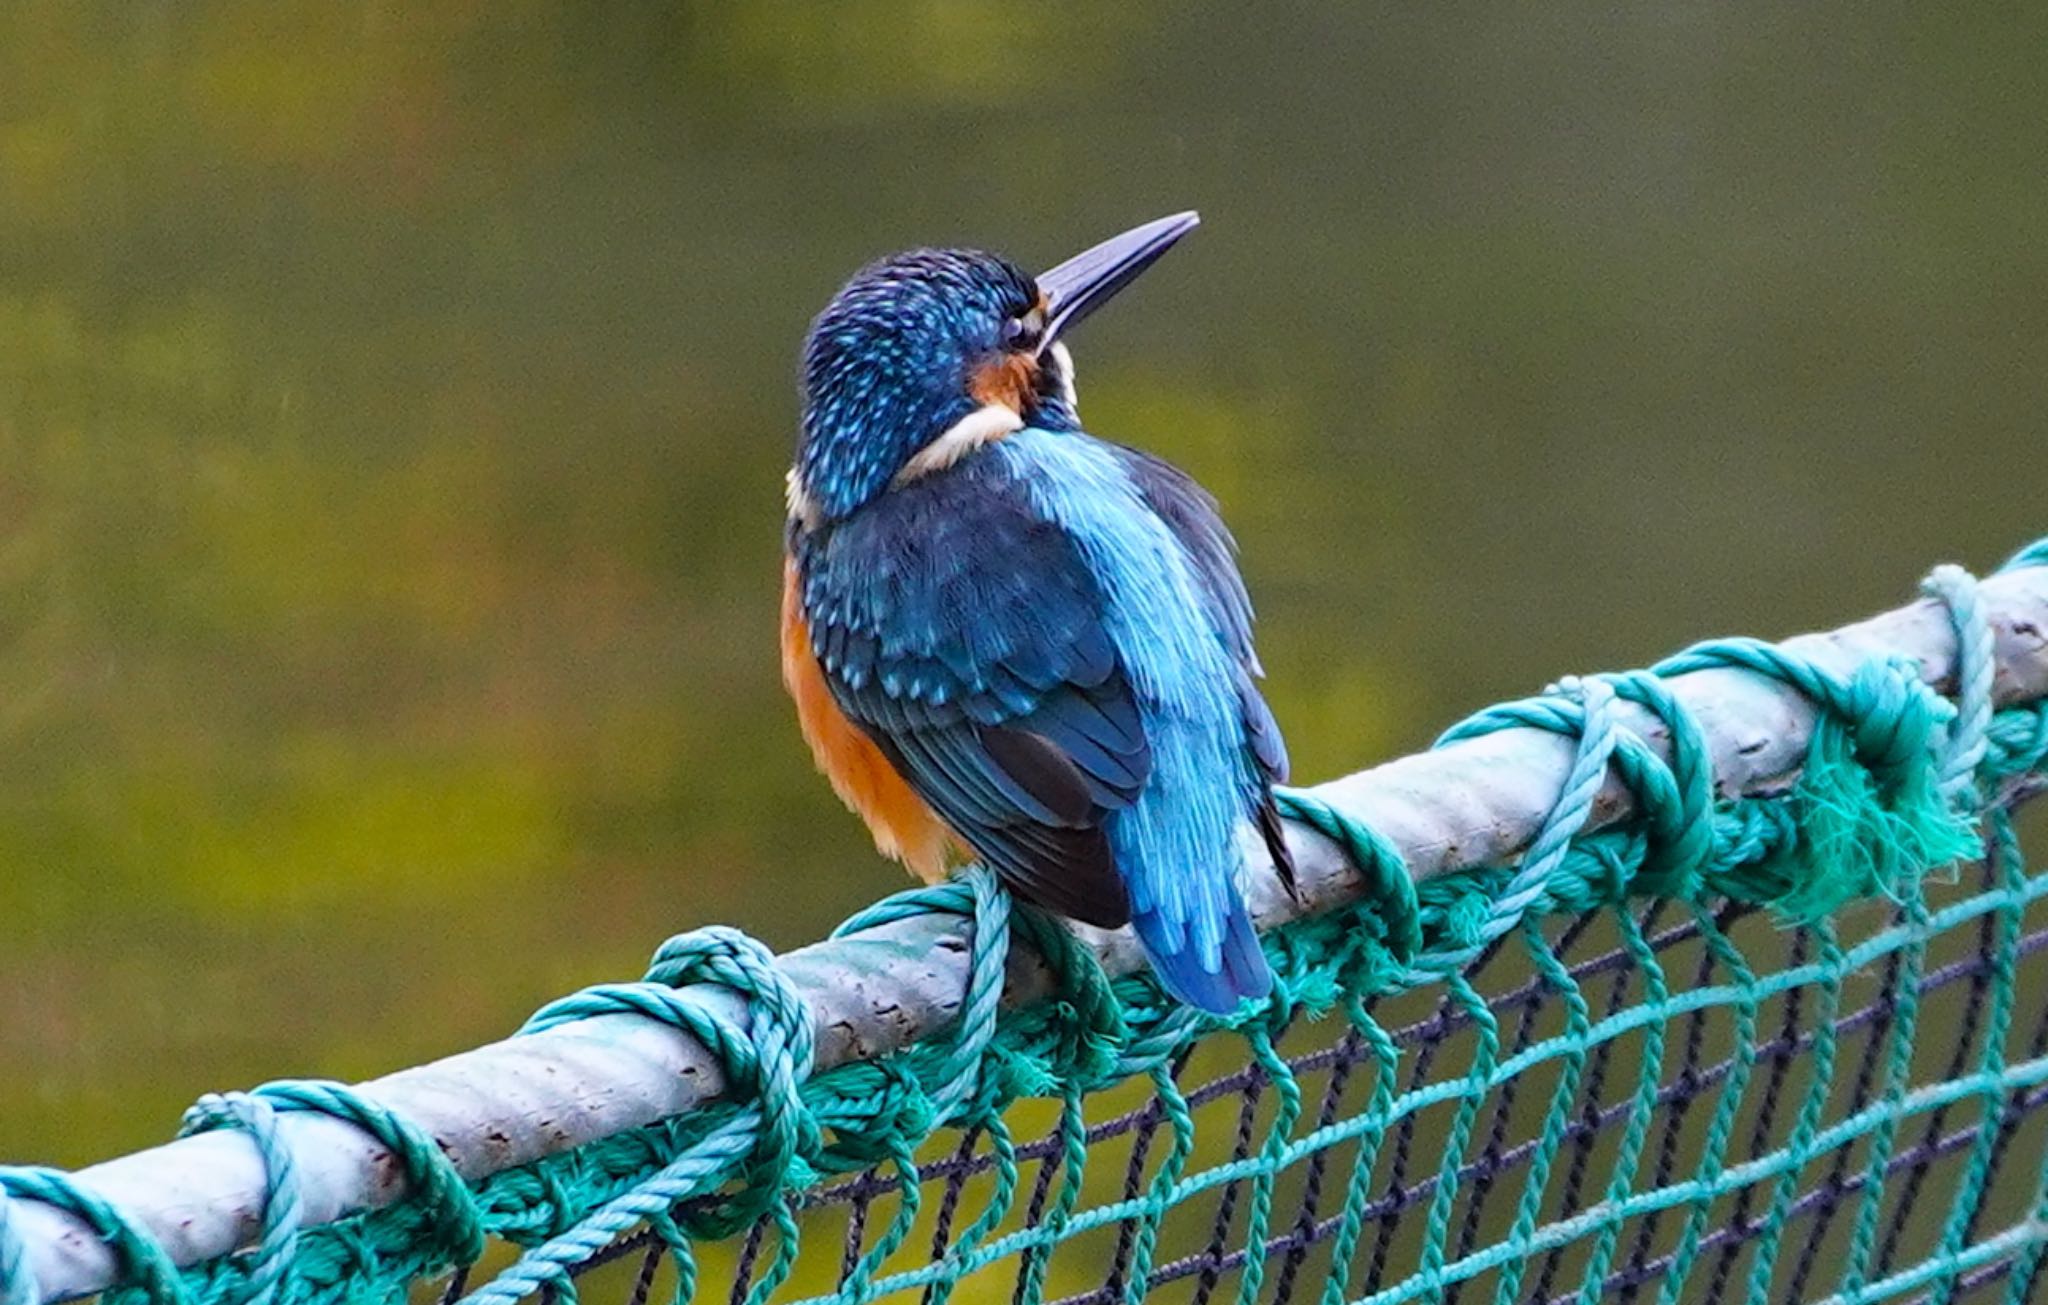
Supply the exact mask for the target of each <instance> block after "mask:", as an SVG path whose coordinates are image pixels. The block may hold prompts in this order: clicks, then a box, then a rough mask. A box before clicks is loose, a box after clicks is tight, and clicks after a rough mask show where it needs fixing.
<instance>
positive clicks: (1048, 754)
mask: <svg viewBox="0 0 2048 1305" xmlns="http://www.w3.org/2000/svg"><path fill="white" fill-rule="evenodd" d="M994 464H995V460H994V459H979V458H977V459H970V460H969V461H968V462H966V463H963V464H961V465H960V466H957V467H955V468H953V469H952V470H950V471H948V472H944V473H940V474H937V475H933V476H928V477H925V478H923V479H921V480H918V481H915V482H912V483H911V484H909V485H906V486H903V487H901V488H898V489H896V490H894V491H892V492H891V493H889V494H888V495H886V496H885V497H883V498H882V499H880V500H878V501H876V502H875V503H873V504H871V505H869V506H868V507H867V508H865V509H863V510H862V511H861V512H859V513H856V514H855V515H854V516H852V517H850V518H848V519H846V520H845V521H842V522H839V523H836V524H833V525H828V526H824V527H821V528H819V529H817V530H814V531H810V532H807V533H804V534H801V535H799V536H797V537H795V538H793V539H792V541H791V543H792V548H793V550H794V552H795V554H796V558H797V563H798V567H799V570H800V573H801V576H802V581H801V588H800V591H799V592H800V597H801V601H802V604H803V608H804V615H805V619H806V620H807V621H808V623H809V626H810V630H811V639H812V644H813V647H814V649H815V650H816V652H817V654H818V659H819V664H820V666H821V668H822V669H823V670H824V672H825V678H826V682H827V684H829V685H830V686H831V689H832V692H833V696H834V698H835V700H836V701H837V702H838V703H839V705H840V708H841V709H842V710H843V711H845V713H846V715H847V717H848V719H850V720H852V721H853V722H854V723H855V724H856V725H858V726H859V727H860V728H861V729H862V730H863V731H865V732H866V733H867V734H868V736H869V737H870V738H872V739H874V741H875V743H876V745H877V746H878V747H880V748H881V750H882V753H883V755H884V756H886V757H887V758H888V759H889V761H890V763H891V764H892V765H894V766H895V767H896V769H897V771H898V772H899V773H900V774H901V775H902V776H903V777H904V779H905V780H906V781H907V782H908V783H909V784H910V786H911V788H912V789H914V790H915V791H916V792H917V794H918V796H919V797H921V798H923V799H924V800H925V801H926V802H927V803H929V804H930V805H931V807H932V809H933V810H934V811H935V812H937V813H938V815H939V816H940V818H942V819H943V820H945V822H946V823H947V824H948V825H949V826H950V827H952V829H953V830H954V831H956V832H957V833H958V834H959V835H960V836H961V837H962V838H964V839H966V840H967V842H968V843H969V844H970V845H971V846H972V847H973V849H974V851H975V853H976V854H977V855H979V856H980V857H981V858H982V859H983V860H984V861H985V862H986V863H987V864H988V865H989V866H991V867H992V868H993V869H994V870H995V871H996V872H997V873H998V874H1000V875H1002V876H1003V878H1004V879H1005V880H1006V881H1008V882H1009V883H1010V885H1011V886H1012V887H1013V888H1014V889H1015V890H1016V891H1018V892H1019V893H1020V894H1021V895H1023V896H1024V897H1026V898H1027V899H1029V900H1031V901H1034V902H1037V903H1039V904H1040V905H1043V906H1045V907H1048V908H1050V909H1052V910H1054V911H1058V912H1059V913H1061V914H1063V915H1067V916H1071V917H1073V918H1075V919H1079V920H1085V921H1087V922H1088V923H1090V924H1097V925H1101V926H1104V927H1107V928H1115V927H1117V926H1120V925H1123V924H1125V923H1127V922H1128V921H1129V919H1130V913H1131V907H1130V898H1129V895H1128V893H1127V892H1126V890H1125V888H1124V883H1123V879H1122V878H1121V877H1120V876H1119V875H1118V874H1117V869H1116V864H1115V861H1114V858H1113V856H1112V854H1111V851H1110V845H1109V839H1108V836H1107V834H1106V832H1105V830H1104V827H1103V825H1104V821H1105V819H1106V818H1107V817H1108V816H1109V814H1110V813H1111V812H1114V811H1117V810H1119V809H1121V808H1123V807H1125V806H1128V805H1129V804H1130V803H1131V802H1132V801H1134V800H1135V799H1136V797H1137V795H1138V793H1139V792H1140V791H1141V790H1142V789H1143V788H1144V786H1145V780H1146V777H1147V776H1148V775H1149V774H1150V772H1151V764H1152V758H1151V752H1150V749H1149V748H1148V746H1147V744H1146V741H1145V734H1144V729H1143V726H1142V724H1141V722H1140V719H1139V715H1138V709H1137V703H1136V701H1135V699H1134V698H1133V696H1132V692H1131V686H1130V684H1129V682H1128V681H1127V680H1126V679H1125V677H1124V674H1123V669H1122V667H1121V666H1120V665H1119V663H1118V661H1117V656H1116V649H1115V645H1114V644H1113V643H1111V641H1110V638H1109V634H1108V632H1107V631H1106V630H1105V629H1104V628H1103V626H1102V622H1101V618H1100V612H1101V595H1100V593H1099V592H1098V590H1097V589H1096V586H1095V582H1094V580H1093V578H1092V576H1091V575H1090V573H1089V571H1088V569H1087V567H1086V565H1085V564H1084V562H1083V560H1082V558H1081V556H1080V555H1079V553H1078V552H1077V551H1076V549H1075V547H1074V545H1073V542H1072V541H1071V540H1070V539H1069V538H1068V537H1067V536H1066V535H1065V534H1064V533H1063V532H1062V531H1061V530H1060V529H1059V528H1058V527H1057V526H1056V525H1054V524H1053V523H1051V522H1049V521H1046V520H1045V519H1044V518H1043V517H1041V516H1040V515H1039V514H1038V513H1037V512H1036V511H1035V510H1034V509H1033V508H1032V506H1031V504H1030V501H1029V499H1028V497H1027V496H1026V495H1025V494H1024V493H1023V491H1022V487H1020V486H1017V485H1015V484H1012V483H1010V482H1008V481H1007V480H1005V479H1004V477H1003V476H1002V474H1001V472H1000V468H999V467H997V466H996V465H994Z"/></svg>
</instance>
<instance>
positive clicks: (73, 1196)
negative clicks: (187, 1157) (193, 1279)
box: [0, 1165, 193, 1305]
mask: <svg viewBox="0 0 2048 1305" xmlns="http://www.w3.org/2000/svg"><path fill="white" fill-rule="evenodd" d="M9 1200H27V1201H41V1202H43V1203H44V1204H45V1205H50V1206H54V1207H56V1208H57V1209H59V1210H62V1211H64V1212H65V1213H67V1214H72V1215H76V1216H77V1217H78V1218H80V1219H82V1220H84V1221H85V1224H86V1226H87V1227H89V1228H91V1229H92V1230H93V1232H94V1233H95V1234H97V1235H98V1236H99V1238H100V1240H102V1241H104V1242H105V1243H106V1244H107V1246H108V1247H109V1248H110V1249H111V1250H112V1251H113V1252H114V1256H115V1258H116V1259H117V1260H118V1261H119V1262H120V1264H121V1268H122V1270H123V1271H124V1273H125V1275H126V1276H127V1277H128V1279H129V1280H130V1281H132V1282H134V1283H135V1284H136V1285H137V1286H138V1287H140V1288H141V1289H142V1290H144V1291H146V1292H147V1293H149V1296H150V1299H152V1300H155V1301H161V1302H165V1305H193V1301H192V1293H191V1292H190V1291H189V1290H188V1289H187V1288H186V1286H185V1280H184V1279H183V1278H181V1277H179V1276H178V1266H177V1265H175V1264H173V1263H172V1262H171V1257H170V1255H169V1253H168V1252H166V1251H165V1250H164V1248H163V1244H162V1243H161V1242H159V1241H158V1240H157V1239H156V1238H155V1237H153V1236H151V1235H150V1233H149V1231H148V1230H147V1229H145V1228H143V1227H142V1226H141V1225H140V1224H137V1223H136V1222H134V1221H133V1220H132V1219H130V1218H129V1217H128V1216H127V1215H126V1214H124V1213H122V1211H121V1210H120V1208H119V1207H117V1206H115V1205H114V1203H113V1202H111V1201H109V1200H107V1198H105V1197H104V1196H101V1195H99V1194H98V1193H97V1192H94V1191H93V1190H92V1189H90V1188H88V1187H87V1186H86V1185H85V1184H83V1183H81V1182H79V1181H78V1180H77V1179H76V1178H73V1177H72V1176H71V1175H70V1174H67V1173H65V1172H64V1171H63V1170H61V1169H49V1168H45V1167H43V1166H41V1165H9V1166H5V1167H0V1212H4V1211H5V1209H6V1206H7V1203H8V1201H9ZM4 1222H6V1223H7V1224H8V1225H10V1227H11V1225H12V1220H11V1219H5V1220H4ZM12 1231H13V1234H14V1235H13V1237H12V1238H10V1239H9V1240H13V1241H14V1242H15V1245H16V1247H17V1248H18V1249H15V1250H12V1251H9V1252H7V1253H5V1257H4V1263H7V1264H11V1265H12V1266H13V1267H12V1268H11V1269H10V1270H9V1274H8V1281H7V1283H6V1284H5V1285H6V1295H5V1299H6V1300H7V1302H8V1305H14V1302H15V1301H17V1300H28V1301H32V1302H36V1303H37V1305H40V1301H39V1296H40V1292H39V1291H38V1290H37V1288H36V1286H35V1283H34V1280H33V1274H32V1273H31V1272H30V1271H29V1268H28V1255H27V1249H26V1247H23V1246H21V1245H20V1243H19V1230H18V1229H13V1230H12Z"/></svg>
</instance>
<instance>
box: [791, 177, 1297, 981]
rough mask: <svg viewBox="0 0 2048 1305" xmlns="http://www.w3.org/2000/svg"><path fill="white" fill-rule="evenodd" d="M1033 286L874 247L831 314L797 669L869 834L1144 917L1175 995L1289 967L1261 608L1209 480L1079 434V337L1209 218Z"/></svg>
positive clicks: (813, 443) (819, 334)
mask: <svg viewBox="0 0 2048 1305" xmlns="http://www.w3.org/2000/svg"><path fill="white" fill-rule="evenodd" d="M1196 222H1197V218H1196V215H1195V214H1193V213H1181V214H1178V215H1176V216H1173V217H1166V218H1161V219H1159V220H1158V221H1156V222H1148V223H1146V224H1145V225H1143V226H1140V227H1136V228H1134V229H1132V230H1130V231H1127V232H1125V233H1124V234H1122V235H1120V236H1116V237H1114V238H1112V239H1110V240H1107V241H1104V242H1103V243H1102V244H1099V245H1097V246H1095V247H1094V248H1092V249H1090V250H1088V251H1087V252H1085V253H1083V254H1080V255H1078V256H1076V257H1074V258H1071V259H1069V260H1067V261H1066V262H1064V263H1061V264H1060V265H1059V266H1058V267H1055V268H1053V269H1052V270H1051V271H1049V272H1045V273H1043V274H1041V275H1039V276H1038V277H1036V278H1035V279H1034V278H1033V277H1031V276H1030V275H1028V274H1027V273H1025V272H1024V271H1022V270H1021V269H1019V268H1018V267H1017V265H1016V264H1014V263H1012V262H1010V261H1009V260H1008V259H1005V258H1002V257H1000V256H998V255H995V254H991V253H985V252H982V251H980V250H973V249H917V250H912V251H910V252H908V253H903V254H897V255H895V256H893V257H890V258H885V259H882V260H881V261H879V262H877V263H874V264H871V265H870V266H868V267H866V268H864V269H863V270H862V271H860V272H859V273H857V274H856V275H855V276H854V277H853V279H852V280H851V281H849V282H847V283H846V285H845V287H844V288H843V289H841V290H840V291H839V293H838V294H837V295H836V296H834V298H833V299H832V301H831V303H830V304H829V305H827V306H826V308H825V310H824V312H822V313H820V314H819V315H818V318H817V320H816V321H815V322H813V323H812V325H811V329H810V333H809V335H808V337H807V339H806V341H805V344H804V353H803V368H802V369H803V380H802V400H803V422H802V430H801V434H800V435H799V438H798V442H797V451H796V461H795V465H794V466H792V467H791V468H790V472H789V482H788V489H789V493H788V506H789V518H788V528H787V534H786V544H787V555H786V561H785V566H784V580H783V602H782V672H783V680H784V682H785V683H786V684H787V686H788V688H789V691H790V695H791V696H792V697H793V698H794V699H795V700H796V709H797V717H798V720H799V722H800V724H801V726H802V729H803V734H804V738H805V740H806V741H807V742H808V743H809V744H810V747H811V751H812V754H813V755H814V756H815V757H816V758H817V762H818V767H819V769H820V770H822V771H823V772H824V773H825V775H826V776H827V777H828V778H830V780H831V781H832V787H833V788H834V789H835V790H836V791H837V792H838V794H839V796H840V798H841V799H842V800H844V801H845V802H846V804H847V805H848V806H849V807H851V808H852V809H853V810H854V811H856V812H858V813H859V814H860V816H861V817H862V818H863V819H864V820H865V821H866V822H867V824H868V827H869V829H870V831H871V832H872V833H873V834H874V839H875V845H876V846H877V847H878V848H879V849H880V850H881V851H882V853H883V854H884V855H887V856H892V857H895V858H897V859H898V860H900V861H902V862H903V863H904V864H905V865H907V866H908V867H909V868H910V869H911V870H912V871H913V872H914V873H915V874H917V875H918V876H920V877H922V878H924V879H926V880H930V881H937V880H938V879H940V878H942V877H943V876H944V875H945V874H946V873H947V870H948V867H949V865H950V864H952V863H953V862H955V861H956V860H957V859H964V858H966V857H968V856H973V857H978V858H980V860H981V861H982V862H983V863H984V864H985V865H987V866H989V867H990V868H992V869H993V870H994V871H995V872H996V873H997V874H998V875H999V876H1001V878H1002V879H1003V881H1004V882H1005V883H1006V884H1007V885H1008V886H1009V887H1010V889H1011V890H1012V891H1013V892H1015V893H1016V894H1018V895H1019V896H1020V897H1022V898H1023V899H1025V900H1027V901H1030V902H1033V903H1035V904H1037V905H1039V906H1042V907H1045V908H1047V909H1049V910H1051V911H1054V912H1057V913H1059V914H1062V915H1065V916H1069V917H1071V918H1073V919H1076V920H1081V921H1085V922H1087V923H1088V924H1093V925H1099V926H1101V927H1103V928H1106V929H1113V928H1119V927H1122V926H1123V925H1126V924H1128V925H1131V926H1133V927H1134V929H1135V931H1136V933H1137V936H1138V939H1139V941H1140V942H1141V943H1142V944H1143V946H1144V949H1145V953H1146V955H1147V956H1148V957H1149V958H1150V959H1151V962H1152V967H1153V969H1154V971H1155V972H1156V973H1157V974H1158V976H1159V979H1160V981H1161V982H1162V983H1163V984H1164V985H1165V987H1166V988H1167V990H1168V991H1170V992H1172V993H1173V994H1175V995H1176V996H1178V997H1179V998H1180V999H1181V1000H1183V1001H1186V1002H1189V1003H1191V1004H1193V1005H1195V1006H1199V1007H1201V1008H1203V1009H1205V1010H1209V1011H1215V1012H1219V1013H1220V1012H1228V1011H1231V1010H1233V1009H1235V1008H1236V1007H1237V1005H1238V1004H1239V1002H1241V1001H1242V1000H1243V999H1245V998H1248V997H1260V996H1263V995H1265V993H1266V992H1267V991H1268V990H1269V989H1270V988H1271V986H1272V972H1271V971H1270V970H1269V969H1268V967H1267V964H1266V958H1265V954H1264V953H1263V952H1262V951H1261V950H1260V949H1259V940H1258V935H1257V934H1256V933H1255V932H1254V930H1253V927H1252V921H1251V917H1250V914H1249V913H1248V912H1247V911H1246V909H1245V903H1244V897H1243V893H1242V888H1241V884H1240V879H1241V877H1242V874H1243V866H1244V862H1243V856H1242V852H1241V849H1240V846H1239V843H1238V831H1239V829H1240V828H1241V827H1242V826H1244V825H1245V824H1247V823H1249V824H1250V825H1251V826H1252V827H1253V828H1255V829H1256V830H1257V831H1258V833H1259V834H1260V835H1261V836H1262V837H1263V839H1264V842H1265V844H1266V846H1267V847H1268V848H1269V849H1270V850H1271V852H1272V856H1273V861H1274V864H1275V865H1276V866H1278V867H1279V868H1280V871H1281V875H1282V880H1283V882H1284V883H1286V884H1287V886H1288V887H1289V889H1290V890H1291V889H1292V887H1293V864H1292V862H1291V861H1290V859H1289V856H1288V850H1287V845H1286V843H1285V842H1284V841H1283V840H1282V837H1281V829H1280V817H1279V813H1278V811H1277V810H1276V809H1275V807H1274V803H1273V785H1274V784H1275V783H1277V782H1280V781H1281V780H1283V779H1284V778H1285V777H1286V773H1287V754H1286V750H1285V747H1284V745H1283V744H1282V742H1281V738H1280V730H1279V727H1278V725H1276V724H1275V723H1274V720H1273V715H1272V713H1271V711H1269V710H1268V709H1267V707H1266V703H1265V700H1264V699H1263V698H1262V697H1260V695H1259V690H1258V688H1257V685H1256V683H1255V680H1256V677H1258V676H1259V675H1260V674H1261V671H1260V667H1259V662H1258V658H1257V656H1256V655H1255V654H1254V653H1253V651H1252V632H1251V627H1252V609H1251V602H1250V600H1249V598H1248V597H1247V596H1246V593H1245V586H1244V581H1243V579H1242V578H1241V577H1240V576H1239V574H1238V570H1237V563H1236V544H1235V542H1234V541H1233V540H1232V538H1231V536H1230V532H1229V531H1228V530H1227V529H1226V528H1225V527H1224V524H1223V521H1222V519H1221V517H1220V516H1219V515H1218V512H1217V507H1216V501H1215V500H1214V499H1213V498H1211V497H1210V496H1209V494H1208V493H1207V492H1206V491H1204V490H1203V489H1202V488H1201V486H1199V485H1197V484H1196V483H1195V482H1194V480H1193V479H1192V478H1190V477H1189V476H1188V475H1187V474H1186V473H1184V472H1182V471H1180V470H1179V469H1177V468H1175V467H1173V466H1172V465H1170V464H1168V463H1167V462H1165V461H1163V460H1162V459H1160V458H1157V457H1154V456H1152V455H1151V454H1148V453H1143V452H1140V451H1138V450H1136V449H1133V448H1128V447H1125V446H1124V445H1121V444H1113V443H1110V442H1108V441H1106V440H1101V439H1097V438H1095V437H1094V436H1091V435H1089V434H1088V433H1086V432H1085V431H1084V430H1083V428H1082V425H1081V420H1080V417H1079V415H1078V413H1077V411H1076V405H1075V398H1074V361H1073V357H1072V355H1071V354H1070V353H1069V352H1068V350H1067V347H1066V344H1065V343H1064V336H1065V335H1066V333H1067V332H1068V331H1070V330H1072V329H1073V328H1074V327H1075V326H1076V325H1078V324H1079V323H1080V322H1081V320H1082V319H1083V318H1085V317H1087V316H1088V315H1089V314H1090V313H1092V312H1093V311H1094V310H1095V309H1097V308H1099V307H1100V306H1102V304H1104V303H1105V302H1107V301H1108V300H1109V299H1110V297H1111V296H1113V295H1115V294H1116V293H1117V292H1118V291H1119V290H1122V289H1123V288H1124V287H1125V286H1126V285H1128V284H1130V282H1131V281H1132V280H1134V279H1135V278H1136V277H1137V276H1138V275H1139V274H1140V273H1141V272H1143V271H1144V270H1145V269H1146V268H1147V267H1148V266H1150V265H1151V264H1152V262H1153V261H1154V260H1156V259H1157V258H1158V257H1159V256H1160V255H1161V254H1163V253H1165V252H1166V251H1167V249H1168V248H1170V247H1171V246H1172V245H1173V244H1174V242H1176V241H1177V240H1179V239H1180V238H1181V237H1182V236H1183V235H1186V234H1187V233H1188V232H1189V231H1190V230H1192V229H1193V228H1194V226H1195V225H1196Z"/></svg>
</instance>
